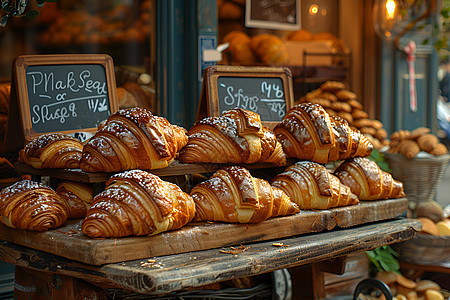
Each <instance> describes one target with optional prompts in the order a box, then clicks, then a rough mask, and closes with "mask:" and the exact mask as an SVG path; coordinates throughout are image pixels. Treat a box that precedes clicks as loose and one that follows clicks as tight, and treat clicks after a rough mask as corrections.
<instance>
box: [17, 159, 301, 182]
mask: <svg viewBox="0 0 450 300" xmlns="http://www.w3.org/2000/svg"><path fill="white" fill-rule="evenodd" d="M295 161H296V160H294V159H288V160H287V162H286V165H285V166H276V165H274V164H271V163H255V164H240V166H243V167H245V168H247V169H266V168H271V169H279V170H280V172H281V171H283V170H284V169H285V168H286V167H287V166H288V165H291V164H292V163H294V162H295ZM227 165H231V164H183V163H180V162H179V161H178V160H174V161H173V162H172V163H170V165H169V166H168V167H166V168H162V169H155V170H147V171H148V172H150V173H152V174H155V175H157V176H160V177H167V176H177V175H190V174H201V173H211V172H215V171H217V170H219V169H220V168H223V167H226V166H227ZM14 169H15V170H16V172H17V173H19V174H30V175H39V176H49V177H54V178H60V179H65V180H74V181H81V182H87V183H96V182H105V181H107V180H108V179H109V178H110V177H111V175H113V174H114V173H89V172H85V171H83V170H81V169H35V168H33V167H32V166H29V165H27V164H24V163H15V164H14Z"/></svg>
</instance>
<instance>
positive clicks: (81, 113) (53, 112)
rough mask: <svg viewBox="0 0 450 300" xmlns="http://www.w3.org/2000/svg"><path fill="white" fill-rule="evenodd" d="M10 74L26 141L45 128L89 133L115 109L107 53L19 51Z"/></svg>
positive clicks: (111, 69)
mask: <svg viewBox="0 0 450 300" xmlns="http://www.w3.org/2000/svg"><path fill="white" fill-rule="evenodd" d="M14 75H15V76H14V80H15V81H14V82H15V92H16V93H17V97H16V98H17V104H18V112H19V114H20V119H21V127H22V129H23V132H24V138H25V141H29V140H32V139H33V138H35V137H37V136H39V135H41V134H43V133H48V132H63V133H67V134H72V135H75V134H76V133H87V134H88V135H89V133H93V132H95V131H96V130H97V126H98V125H99V124H100V123H101V122H102V121H103V120H106V119H107V118H108V117H109V115H110V114H111V113H113V112H115V111H116V110H117V109H118V103H117V94H116V83H115V77H114V66H113V62H112V58H111V57H110V56H108V55H99V54H80V55H29V56H20V57H18V58H17V59H16V60H15V63H14ZM84 135H85V134H81V136H84Z"/></svg>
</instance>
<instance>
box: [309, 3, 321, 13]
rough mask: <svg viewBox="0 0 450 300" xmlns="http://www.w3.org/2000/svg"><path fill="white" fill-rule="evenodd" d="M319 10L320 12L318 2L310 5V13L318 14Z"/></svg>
mask: <svg viewBox="0 0 450 300" xmlns="http://www.w3.org/2000/svg"><path fill="white" fill-rule="evenodd" d="M318 12H319V7H318V6H317V5H316V4H313V5H311V6H310V7H309V14H310V15H317V13H318Z"/></svg>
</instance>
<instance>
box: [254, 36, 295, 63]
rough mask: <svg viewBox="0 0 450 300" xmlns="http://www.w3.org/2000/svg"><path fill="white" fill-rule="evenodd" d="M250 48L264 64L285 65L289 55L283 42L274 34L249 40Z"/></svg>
mask: <svg viewBox="0 0 450 300" xmlns="http://www.w3.org/2000/svg"><path fill="white" fill-rule="evenodd" d="M250 47H251V48H252V50H253V53H255V55H256V56H257V57H258V58H259V60H260V61H261V62H263V63H265V64H286V63H287V62H288V61H289V53H288V51H287V49H286V46H285V45H284V43H283V41H282V40H281V39H280V38H279V37H278V36H276V35H274V34H259V35H255V36H253V37H252V38H251V41H250Z"/></svg>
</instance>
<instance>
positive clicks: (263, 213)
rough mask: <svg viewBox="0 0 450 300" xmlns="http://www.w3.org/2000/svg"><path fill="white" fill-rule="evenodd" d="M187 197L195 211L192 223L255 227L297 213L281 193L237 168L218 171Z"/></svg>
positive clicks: (243, 169) (294, 207)
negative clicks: (190, 198) (266, 221)
mask: <svg viewBox="0 0 450 300" xmlns="http://www.w3.org/2000/svg"><path fill="white" fill-rule="evenodd" d="M191 196H192V198H193V199H194V201H195V207H196V209H195V210H196V212H195V218H194V220H195V221H221V222H230V223H259V222H262V221H264V220H267V219H268V218H270V217H276V216H286V215H292V214H295V213H298V212H299V211H300V210H299V208H298V206H297V205H296V204H295V203H293V202H291V200H290V199H289V197H288V196H287V195H286V194H285V193H284V192H283V191H282V190H281V189H278V188H275V187H272V186H271V185H270V184H269V182H268V181H266V180H263V179H259V178H255V177H253V176H252V175H251V174H250V172H249V171H248V170H247V169H245V168H243V167H239V166H232V167H226V168H223V169H220V170H218V171H217V172H215V173H214V174H213V176H211V178H210V179H208V180H207V181H204V182H202V183H199V184H198V185H196V186H195V187H194V188H193V189H192V191H191Z"/></svg>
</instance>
